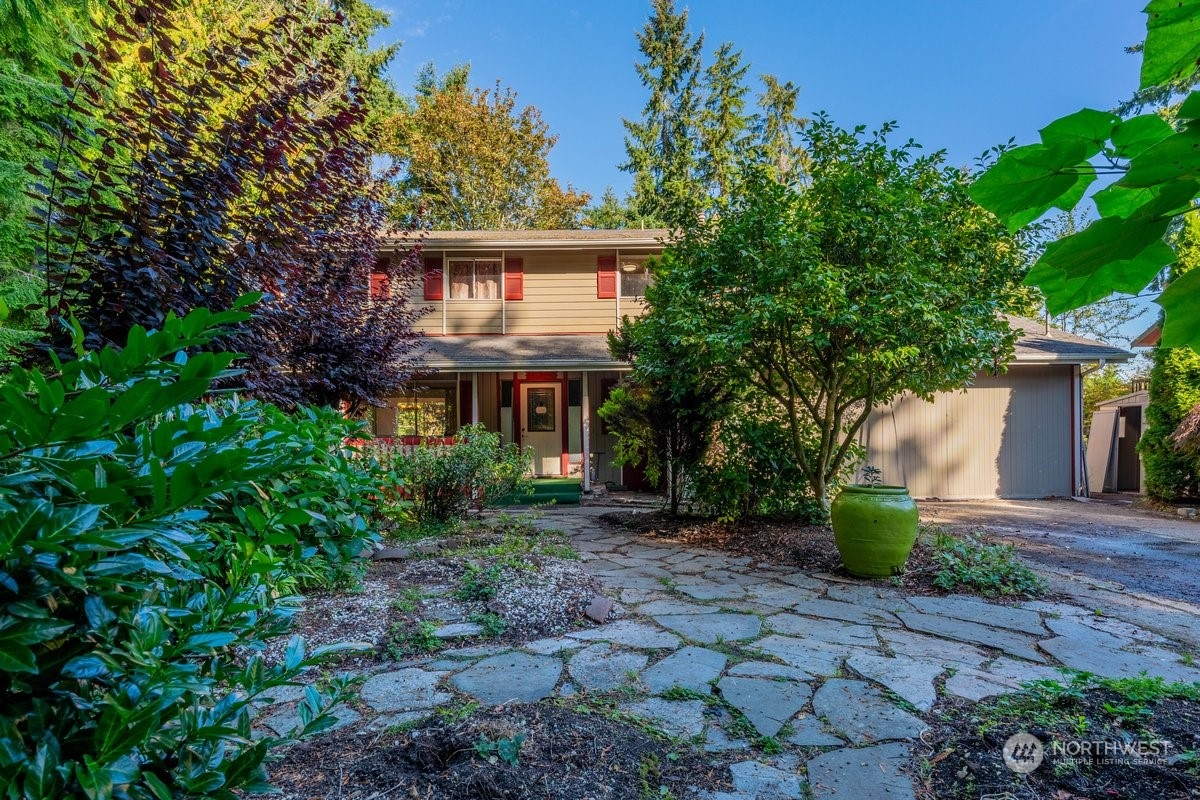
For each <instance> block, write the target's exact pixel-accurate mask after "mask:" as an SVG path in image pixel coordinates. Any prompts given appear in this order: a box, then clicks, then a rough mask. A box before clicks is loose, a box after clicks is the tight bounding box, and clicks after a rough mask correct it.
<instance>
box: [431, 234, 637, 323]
mask: <svg viewBox="0 0 1200 800" xmlns="http://www.w3.org/2000/svg"><path fill="white" fill-rule="evenodd" d="M614 252H615V251H610V252H609V253H608V254H609V255H611V254H613V253H614ZM456 255H457V254H454V253H448V254H446V256H445V257H446V259H447V260H449V259H451V258H454V257H456ZM500 255H501V254H500V253H498V252H497V253H487V254H476V255H475V256H474V257H479V258H485V257H495V258H499V257H500ZM504 255H505V256H507V257H509V258H512V257H518V258H521V259H523V260H524V273H525V275H524V279H525V285H524V298H523V299H521V300H508V301H499V300H453V299H448V300H445V301H441V300H425V299H424V289H423V285H420V286H418V287H417V289H416V293H415V295H414V296H413V302H414V304H416V305H417V306H419V307H425V308H428V309H429V311H428V313H427V314H425V316H423V317H422V318H421V319H420V320H419V321H418V322H417V323H416V326H415V327H416V329H417V330H418V331H420V332H422V333H429V334H435V335H436V334H439V333H446V334H449V335H452V336H453V335H455V334H472V333H481V334H487V333H492V334H495V333H510V334H536V333H605V332H607V331H610V330H613V329H614V328H616V326H617V323H618V321H619V320H620V319H621V317H622V316H630V317H635V316H640V315H641V314H642V312H643V311H644V308H645V304H644V303H643V302H642V300H641V299H640V298H618V299H611V298H610V299H604V300H601V299H599V298H597V297H596V258H597V256H598V255H600V254H598V253H596V252H569V251H568V252H542V251H528V252H520V251H506V252H505V253H504Z"/></svg>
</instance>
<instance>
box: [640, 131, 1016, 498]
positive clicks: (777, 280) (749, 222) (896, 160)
mask: <svg viewBox="0 0 1200 800" xmlns="http://www.w3.org/2000/svg"><path fill="white" fill-rule="evenodd" d="M891 131H892V126H890V125H885V126H883V127H882V129H881V130H880V131H879V132H877V133H875V134H867V133H866V132H865V130H864V129H863V128H857V129H855V130H853V131H847V130H843V129H841V128H839V127H837V126H836V125H834V124H833V123H832V122H830V121H829V120H828V119H826V118H825V117H823V116H819V117H818V118H817V119H815V120H814V121H813V123H811V124H810V125H809V126H808V127H807V129H806V130H805V131H804V132H803V133H802V136H801V141H800V144H801V145H802V146H803V147H804V149H805V150H806V152H807V153H808V154H809V157H810V158H811V167H810V169H809V179H808V181H806V182H805V184H804V185H803V186H800V187H790V186H788V185H785V184H782V183H780V182H778V181H776V180H774V176H773V175H772V174H770V173H769V172H768V171H766V170H764V169H760V170H757V171H755V172H753V173H752V174H750V175H749V176H748V177H747V179H746V182H745V183H744V184H743V185H742V186H741V187H740V189H739V192H738V194H737V196H736V197H737V199H736V202H735V203H734V205H733V207H732V208H731V209H730V210H729V212H728V213H725V214H722V215H720V216H719V217H714V218H712V219H709V220H707V221H704V222H700V223H697V224H695V225H693V226H691V227H690V228H688V229H687V230H685V231H684V232H683V233H682V236H681V237H680V238H679V240H678V241H676V242H675V243H673V244H672V245H671V246H669V247H668V248H667V250H666V251H665V253H664V256H663V259H662V262H661V264H660V265H659V266H658V267H657V268H656V269H655V281H654V283H653V285H652V286H650V287H649V288H648V289H647V291H646V299H647V302H648V305H649V309H648V312H647V314H646V315H645V316H644V317H642V318H641V319H639V320H637V321H634V322H632V323H630V324H631V326H632V327H633V328H634V334H633V335H634V336H635V339H636V337H637V336H643V337H645V338H653V339H654V340H657V341H665V342H670V343H672V345H673V350H672V352H673V356H672V357H673V358H678V359H683V361H684V362H685V363H683V364H682V365H680V366H679V367H678V369H679V371H680V372H681V373H682V374H685V375H704V376H707V377H706V380H708V381H723V382H726V384H727V385H728V386H730V387H732V388H738V387H745V388H747V389H749V390H752V391H754V392H757V393H759V394H761V395H762V396H764V397H766V398H768V399H769V400H770V401H771V402H772V403H774V404H775V407H776V408H777V409H778V410H779V412H780V415H781V417H782V418H783V419H784V420H785V422H784V426H785V427H786V429H787V433H788V435H787V440H788V442H789V445H790V448H791V451H792V452H791V453H790V456H791V458H792V460H793V462H794V463H795V464H796V465H798V466H799V468H800V469H801V471H802V473H803V474H804V475H805V477H806V478H807V480H808V482H809V484H810V486H811V489H812V492H813V495H814V496H815V498H818V499H820V500H821V501H827V500H828V496H829V493H830V489H831V487H832V486H833V485H834V484H835V482H836V481H837V480H838V479H839V477H840V476H842V475H843V474H844V472H845V470H846V468H847V467H848V466H850V465H849V464H848V463H847V457H848V455H849V454H850V453H851V452H852V451H853V449H854V444H853V443H854V440H855V434H856V433H857V432H858V430H859V428H860V427H861V426H862V424H863V422H864V421H865V420H866V419H867V416H868V415H869V414H870V411H871V409H872V408H873V407H874V406H876V405H878V404H880V403H885V402H887V401H889V400H891V399H892V398H894V397H896V396H897V395H898V394H900V393H901V392H904V391H910V392H914V393H916V394H919V395H923V396H924V395H929V394H931V393H933V392H936V391H942V390H946V389H950V388H954V387H957V386H962V385H964V384H965V383H966V382H968V381H969V380H970V379H971V378H972V376H973V375H975V374H976V372H978V371H979V370H981V369H985V368H997V367H999V366H1000V365H1002V364H1003V363H1005V361H1006V359H1007V356H1008V354H1009V353H1010V351H1011V346H1012V342H1013V339H1014V335H1013V333H1012V332H1011V331H1010V330H1009V328H1008V326H1007V324H1006V323H1005V322H1004V320H1003V319H1002V317H1001V315H1000V312H1001V311H1002V310H1003V309H1004V307H1005V304H1006V301H1007V300H1008V298H1009V296H1010V294H1011V292H1012V290H1013V288H1014V286H1015V284H1016V283H1017V282H1019V280H1020V277H1021V275H1022V267H1023V263H1024V262H1023V253H1022V251H1021V248H1020V247H1019V246H1018V245H1017V243H1016V242H1014V240H1013V238H1012V237H1011V236H1010V235H1009V234H1008V233H1007V232H1006V231H1005V230H1004V229H1003V227H1002V226H1000V225H999V223H997V222H996V220H995V219H994V218H993V217H991V215H989V214H987V213H985V212H984V211H983V210H982V209H980V208H979V207H978V206H976V205H975V204H974V203H972V202H971V200H970V199H969V198H968V196H967V178H966V176H965V175H964V174H963V173H962V172H961V171H960V170H957V169H952V168H950V167H947V166H946V165H945V163H944V161H943V158H942V156H941V154H932V155H923V156H922V155H918V151H917V150H916V147H915V145H913V144H912V143H909V144H907V145H903V146H900V147H893V146H891V145H890V143H889V142H888V134H889V133H891ZM639 328H650V329H652V331H653V333H652V334H650V333H646V334H639V333H637V329H639ZM661 367H663V364H656V363H650V362H649V361H648V360H647V359H646V357H645V356H642V357H639V355H638V354H636V353H635V357H634V376H635V378H636V377H638V376H639V375H645V374H649V375H655V374H658V373H661V371H662V370H661Z"/></svg>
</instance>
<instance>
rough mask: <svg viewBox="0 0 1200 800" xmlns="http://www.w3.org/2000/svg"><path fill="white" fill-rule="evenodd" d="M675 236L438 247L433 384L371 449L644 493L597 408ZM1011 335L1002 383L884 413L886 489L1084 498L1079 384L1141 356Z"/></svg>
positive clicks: (430, 248) (980, 382)
mask: <svg viewBox="0 0 1200 800" xmlns="http://www.w3.org/2000/svg"><path fill="white" fill-rule="evenodd" d="M666 236H667V231H664V230H645V231H639V230H598V231H597V230H571V231H434V232H431V233H429V234H428V235H427V236H426V238H425V240H424V244H423V249H422V254H421V255H422V259H423V269H424V281H423V283H422V285H421V287H420V288H419V289H418V296H417V297H415V298H414V301H415V302H417V303H419V304H422V305H424V306H426V307H428V308H429V309H430V311H429V313H428V314H426V315H425V316H424V317H423V318H422V320H421V321H420V323H419V324H418V329H419V330H420V331H421V332H422V333H424V334H426V336H428V351H427V356H426V365H427V366H428V367H430V368H432V369H433V370H434V371H435V374H434V375H433V376H432V377H431V378H430V379H429V380H427V381H425V382H424V383H423V386H424V388H422V389H420V390H419V391H415V392H413V393H411V394H409V395H407V396H405V397H397V398H390V399H389V401H388V406H387V408H384V409H379V410H377V412H376V415H375V433H376V435H377V436H392V437H400V438H403V437H430V436H432V437H440V436H448V435H453V434H454V432H455V431H457V430H458V428H459V427H460V426H462V425H466V424H470V423H473V422H482V423H483V424H484V425H486V426H487V428H488V429H489V430H495V431H499V432H500V433H501V434H502V435H503V437H504V439H505V440H506V441H515V442H518V443H520V444H521V445H522V446H524V447H527V448H529V449H531V450H532V451H533V456H534V461H533V463H534V471H535V472H536V473H537V474H538V475H540V476H579V477H580V478H581V479H582V481H583V488H584V490H587V489H588V488H590V481H591V480H592V478H593V476H594V479H595V480H597V481H601V482H611V483H616V484H623V485H627V486H638V485H639V481H640V476H639V474H638V472H637V470H634V469H631V468H629V467H626V468H619V467H616V466H614V465H613V463H612V460H613V452H614V440H613V437H612V436H611V435H609V433H608V431H607V430H606V428H605V426H604V424H603V422H602V421H601V420H600V419H599V418H598V417H597V415H596V409H597V408H598V407H599V405H600V404H601V403H602V402H603V401H604V399H605V397H606V396H607V394H608V392H609V391H611V389H612V387H613V386H614V385H615V384H616V382H617V381H618V380H619V378H620V377H621V374H622V373H623V372H626V371H628V369H629V365H628V364H625V363H621V362H618V361H614V360H613V359H612V357H611V356H610V355H609V351H608V332H609V331H611V330H614V329H615V328H616V327H617V325H618V324H619V323H620V321H621V318H622V317H624V316H631V317H632V316H637V315H638V314H640V313H642V311H643V308H644V305H643V302H642V299H641V298H642V294H643V292H644V290H645V287H646V285H647V281H648V275H647V272H646V267H645V263H646V259H647V258H648V257H649V256H651V255H654V254H657V253H659V252H661V250H662V242H663V240H664V239H665V237H666ZM402 246H406V244H405V243H404V242H397V243H394V244H393V245H392V249H393V250H395V249H397V248H399V247H402ZM1011 324H1012V325H1013V326H1014V327H1015V328H1017V329H1018V330H1019V331H1020V332H1021V333H1022V338H1021V340H1020V342H1019V343H1018V345H1017V348H1016V352H1015V354H1014V357H1013V360H1012V361H1011V362H1010V364H1009V368H1008V370H1007V371H1006V372H1004V373H1001V374H996V375H993V374H987V373H980V374H979V375H977V376H976V378H975V380H974V382H973V383H972V385H971V386H970V387H968V388H967V389H965V390H962V391H958V392H948V393H945V394H942V395H939V396H937V397H935V398H934V399H933V401H932V402H927V401H924V400H921V399H919V398H916V397H909V396H904V397H901V398H898V399H897V400H896V401H895V402H893V403H891V404H889V405H886V406H883V407H880V408H878V409H876V410H875V412H874V413H873V414H872V416H871V418H870V419H869V421H868V423H867V424H866V425H865V426H864V427H863V429H862V431H861V432H860V440H861V442H862V444H863V445H864V446H865V447H866V449H867V452H868V459H869V461H870V462H871V463H874V464H876V465H878V466H880V467H882V468H883V470H884V475H885V478H886V480H888V481H889V482H893V483H901V482H903V483H906V484H907V485H908V487H909V489H910V491H911V492H912V493H913V495H914V496H916V497H940V498H944V499H959V498H961V499H966V498H987V497H1044V496H1050V495H1057V496H1071V495H1074V494H1080V493H1086V480H1085V471H1084V463H1083V456H1082V442H1083V437H1082V425H1081V420H1082V384H1083V380H1082V379H1083V375H1084V373H1085V371H1086V370H1088V369H1090V368H1092V365H1095V364H1098V363H1103V362H1105V361H1110V362H1111V361H1124V360H1126V359H1128V358H1129V357H1130V356H1131V354H1130V353H1127V352H1126V351H1124V350H1121V349H1119V348H1115V347H1111V346H1109V345H1105V344H1102V343H1099V342H1094V341H1091V340H1088V339H1084V338H1082V337H1078V336H1073V335H1071V334H1067V333H1063V332H1061V331H1055V330H1053V329H1048V328H1046V327H1045V326H1044V325H1042V323H1038V322H1033V321H1031V320H1023V319H1018V318H1011ZM586 464H591V465H592V469H591V470H588V469H584V465H586Z"/></svg>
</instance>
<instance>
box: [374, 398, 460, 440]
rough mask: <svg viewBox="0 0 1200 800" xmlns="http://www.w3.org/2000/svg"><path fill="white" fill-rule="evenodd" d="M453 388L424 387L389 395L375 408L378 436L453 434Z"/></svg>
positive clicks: (376, 433)
mask: <svg viewBox="0 0 1200 800" xmlns="http://www.w3.org/2000/svg"><path fill="white" fill-rule="evenodd" d="M454 411H455V409H454V389H453V387H445V388H442V387H437V388H430V389H422V390H420V391H417V392H411V393H409V394H406V395H402V396H400V397H392V398H388V401H387V406H386V407H384V408H377V409H375V435H376V436H394V437H404V436H450V435H452V434H453V433H454V419H455V413H454Z"/></svg>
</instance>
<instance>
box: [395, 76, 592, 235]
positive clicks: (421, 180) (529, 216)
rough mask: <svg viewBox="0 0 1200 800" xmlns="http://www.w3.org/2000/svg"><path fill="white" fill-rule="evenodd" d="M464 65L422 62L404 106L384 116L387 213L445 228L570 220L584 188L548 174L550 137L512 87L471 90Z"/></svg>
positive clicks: (574, 222)
mask: <svg viewBox="0 0 1200 800" xmlns="http://www.w3.org/2000/svg"><path fill="white" fill-rule="evenodd" d="M469 84H470V70H469V67H466V66H457V67H454V68H453V69H451V70H450V71H449V72H447V73H446V74H445V75H443V76H442V77H441V78H440V79H439V78H438V77H437V74H436V73H435V72H434V71H433V68H432V66H431V65H430V66H427V67H426V68H425V69H424V70H423V72H422V73H421V75H420V76H419V77H418V80H417V93H416V96H415V97H414V98H413V99H412V100H411V102H410V103H409V107H408V108H407V109H405V110H403V111H401V112H400V113H398V114H397V115H395V116H394V117H393V118H392V120H391V121H390V122H389V123H388V125H387V132H386V135H385V138H384V144H383V147H384V150H385V151H386V152H388V153H389V154H391V155H392V156H394V157H395V158H397V159H398V160H399V162H400V164H401V170H402V172H401V176H400V180H399V186H398V192H397V196H396V200H395V204H394V206H393V208H392V212H391V213H392V217H393V218H394V219H396V220H398V221H401V222H403V223H406V224H410V225H424V226H428V227H433V228H439V229H444V230H520V229H529V228H536V229H549V228H578V227H579V216H580V212H581V211H582V210H583V208H584V206H586V205H587V202H588V200H589V199H590V198H589V196H588V195H587V194H586V193H584V192H577V191H575V189H574V188H572V187H571V186H570V185H569V184H568V185H567V188H566V189H563V188H562V186H561V185H560V184H559V182H558V181H557V180H555V179H554V178H553V177H551V175H550V162H549V154H550V150H551V148H553V147H554V143H555V142H556V141H557V140H558V137H557V136H555V135H553V134H551V133H550V129H549V126H548V125H547V124H546V123H545V121H544V120H543V119H542V115H541V112H540V111H538V109H537V108H535V107H533V106H525V107H524V108H518V107H517V94H516V92H514V91H513V90H512V89H501V87H500V84H499V83H497V84H496V86H495V87H494V88H493V89H491V90H484V89H472V88H470V86H469Z"/></svg>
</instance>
